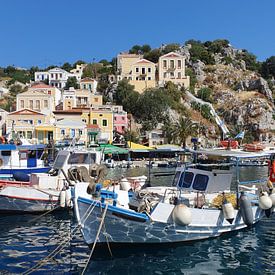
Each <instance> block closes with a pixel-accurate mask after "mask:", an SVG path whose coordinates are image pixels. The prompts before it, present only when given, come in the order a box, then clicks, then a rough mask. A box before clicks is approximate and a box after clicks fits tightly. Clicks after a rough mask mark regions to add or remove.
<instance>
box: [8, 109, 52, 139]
mask: <svg viewBox="0 0 275 275" xmlns="http://www.w3.org/2000/svg"><path fill="white" fill-rule="evenodd" d="M48 119H49V117H48V116H47V115H45V114H43V113H41V112H38V111H34V110H30V109H28V108H24V109H21V110H17V111H15V112H11V113H9V114H7V121H6V125H7V134H11V132H12V131H15V132H16V133H18V134H19V135H20V136H21V137H24V138H27V139H30V140H34V141H37V140H38V139H40V141H41V143H43V141H44V133H43V138H42V136H41V135H42V133H40V136H38V135H37V133H36V131H35V127H36V126H38V125H42V124H45V123H50V122H49V121H48ZM47 134H48V133H47ZM10 137H11V136H10ZM45 138H46V139H47V140H50V139H52V138H53V133H49V134H48V135H47V136H46V137H45Z"/></svg>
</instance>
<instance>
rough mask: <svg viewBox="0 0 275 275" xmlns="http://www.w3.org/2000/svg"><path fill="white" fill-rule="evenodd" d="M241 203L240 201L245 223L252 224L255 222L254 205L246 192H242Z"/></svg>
mask: <svg viewBox="0 0 275 275" xmlns="http://www.w3.org/2000/svg"><path fill="white" fill-rule="evenodd" d="M239 203H240V212H241V216H242V218H243V221H244V223H245V224H246V225H247V226H250V225H252V224H253V220H254V219H253V211H252V206H251V202H250V200H249V199H248V197H247V196H246V195H245V194H244V192H241V196H240V199H239Z"/></svg>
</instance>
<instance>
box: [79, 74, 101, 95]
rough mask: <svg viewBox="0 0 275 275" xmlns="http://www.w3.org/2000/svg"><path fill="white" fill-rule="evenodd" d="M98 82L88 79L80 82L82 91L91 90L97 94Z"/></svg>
mask: <svg viewBox="0 0 275 275" xmlns="http://www.w3.org/2000/svg"><path fill="white" fill-rule="evenodd" d="M96 88H97V81H96V80H95V79H92V78H89V77H86V78H83V79H81V80H80V89H82V90H89V91H90V92H92V93H96Z"/></svg>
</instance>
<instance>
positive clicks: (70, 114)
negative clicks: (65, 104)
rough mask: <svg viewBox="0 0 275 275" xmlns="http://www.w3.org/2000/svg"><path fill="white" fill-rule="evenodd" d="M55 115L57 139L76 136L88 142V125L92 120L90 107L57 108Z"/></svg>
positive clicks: (81, 140)
mask: <svg viewBox="0 0 275 275" xmlns="http://www.w3.org/2000/svg"><path fill="white" fill-rule="evenodd" d="M54 116H55V124H54V129H55V130H54V133H55V134H54V136H55V141H60V140H63V139H72V138H76V139H77V140H79V141H80V142H86V139H87V133H86V126H87V124H88V123H89V121H90V109H89V108H82V109H80V108H74V109H71V110H57V111H55V112H54Z"/></svg>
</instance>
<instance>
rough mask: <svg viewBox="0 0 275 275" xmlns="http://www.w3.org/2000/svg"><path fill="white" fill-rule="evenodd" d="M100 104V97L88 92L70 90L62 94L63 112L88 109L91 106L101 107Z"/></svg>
mask: <svg viewBox="0 0 275 275" xmlns="http://www.w3.org/2000/svg"><path fill="white" fill-rule="evenodd" d="M102 102H103V98H102V95H99V94H96V93H91V91H89V90H83V89H78V90H75V89H73V88H70V89H69V90H66V91H64V93H63V110H72V109H73V108H89V107H91V106H92V105H102Z"/></svg>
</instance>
